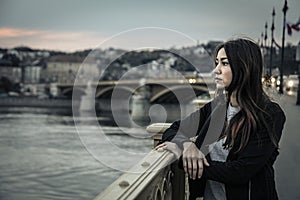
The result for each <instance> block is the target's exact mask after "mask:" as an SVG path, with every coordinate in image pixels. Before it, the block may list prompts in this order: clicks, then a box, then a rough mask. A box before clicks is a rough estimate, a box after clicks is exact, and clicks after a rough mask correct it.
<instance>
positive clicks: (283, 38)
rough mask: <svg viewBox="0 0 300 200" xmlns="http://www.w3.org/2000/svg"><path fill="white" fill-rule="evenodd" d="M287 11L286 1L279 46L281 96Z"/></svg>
mask: <svg viewBox="0 0 300 200" xmlns="http://www.w3.org/2000/svg"><path fill="white" fill-rule="evenodd" d="M287 10H288V6H287V0H285V1H284V6H283V9H282V12H283V30H282V45H281V65H280V86H279V93H280V94H283V64H284V40H285V24H286V19H285V17H286V12H287Z"/></svg>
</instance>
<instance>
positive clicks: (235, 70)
mask: <svg viewBox="0 0 300 200" xmlns="http://www.w3.org/2000/svg"><path fill="white" fill-rule="evenodd" d="M221 48H224V49H225V52H226V55H227V58H228V62H229V64H230V67H231V70H232V77H233V78H232V82H231V84H230V85H229V86H228V87H227V88H226V90H227V92H228V102H229V100H230V96H231V95H232V93H233V92H234V91H235V92H236V100H237V103H238V105H239V107H240V111H239V112H238V113H237V114H236V115H235V116H234V117H233V118H232V119H231V120H230V123H229V125H228V126H227V128H226V129H225V133H224V134H225V135H226V142H225V144H224V146H225V147H226V148H230V147H232V146H233V145H234V142H235V139H236V138H237V136H239V138H240V143H239V147H238V149H237V151H236V152H239V151H240V150H242V149H243V148H244V147H245V146H246V145H247V143H248V141H249V138H250V135H251V133H253V132H256V131H257V130H258V128H260V127H261V126H262V125H266V123H265V120H264V117H263V116H264V115H266V112H265V111H264V110H265V105H266V103H267V102H269V101H270V100H269V98H268V96H267V95H266V93H265V92H264V90H263V85H262V70H263V58H262V54H261V51H260V48H259V46H258V45H257V44H256V43H255V42H254V41H252V40H250V39H248V38H247V39H246V38H245V39H244V38H239V39H234V40H230V41H227V42H225V43H223V44H221V45H219V46H218V47H217V48H216V51H215V57H216V54H217V53H218V51H219V50H220V49H221ZM266 128H267V129H268V130H269V128H268V127H266ZM269 132H270V131H269ZM269 135H270V137H271V140H272V142H273V143H274V145H275V146H276V147H278V145H277V143H276V138H274V137H275V136H274V135H273V134H271V133H269ZM258 137H259V136H258Z"/></svg>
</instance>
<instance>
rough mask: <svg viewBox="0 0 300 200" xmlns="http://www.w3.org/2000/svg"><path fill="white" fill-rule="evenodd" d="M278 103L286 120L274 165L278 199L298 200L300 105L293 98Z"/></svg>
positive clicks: (299, 188)
mask: <svg viewBox="0 0 300 200" xmlns="http://www.w3.org/2000/svg"><path fill="white" fill-rule="evenodd" d="M279 103H280V105H281V107H282V109H283V110H284V111H285V114H286V118H287V121H286V124H285V127H284V132H283V135H282V138H281V141H280V154H279V157H278V159H277V161H276V163H275V173H276V183H277V189H278V194H279V199H280V200H294V199H300V187H299V186H300V105H296V97H295V96H293V97H291V96H283V97H282V98H280V100H279Z"/></svg>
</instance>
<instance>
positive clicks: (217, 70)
mask: <svg viewBox="0 0 300 200" xmlns="http://www.w3.org/2000/svg"><path fill="white" fill-rule="evenodd" d="M213 73H214V74H221V70H220V67H219V65H217V66H216V67H215V69H214V70H213Z"/></svg>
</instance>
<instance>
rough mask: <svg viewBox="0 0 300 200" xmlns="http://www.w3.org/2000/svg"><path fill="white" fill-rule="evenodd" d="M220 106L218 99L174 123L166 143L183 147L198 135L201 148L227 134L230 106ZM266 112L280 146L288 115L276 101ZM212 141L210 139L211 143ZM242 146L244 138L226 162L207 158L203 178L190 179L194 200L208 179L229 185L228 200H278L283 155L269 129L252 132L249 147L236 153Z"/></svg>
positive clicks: (230, 153)
mask: <svg viewBox="0 0 300 200" xmlns="http://www.w3.org/2000/svg"><path fill="white" fill-rule="evenodd" d="M219 105H220V103H219V102H218V100H214V101H212V102H210V103H208V104H206V105H205V106H204V107H202V108H201V109H200V110H197V111H196V112H194V113H192V114H191V115H189V116H188V117H186V118H185V119H183V120H181V121H176V122H174V123H173V124H172V125H171V127H170V128H169V129H167V130H166V131H165V133H164V134H163V141H173V142H175V143H177V144H178V145H179V146H180V147H182V143H183V142H184V141H187V140H188V138H190V137H192V136H195V135H198V138H197V140H196V142H195V143H196V145H197V147H198V148H200V147H201V146H202V144H203V141H204V140H206V138H209V136H210V135H213V134H215V133H216V132H218V131H219V133H218V134H220V133H222V132H223V131H224V125H225V122H226V119H225V118H226V117H224V116H226V106H219ZM221 105H222V103H221ZM265 112H267V114H264V116H265V117H264V119H265V121H266V123H267V124H268V127H270V128H271V129H270V130H271V133H272V134H274V135H275V137H276V138H277V140H276V141H277V143H279V140H280V137H281V134H282V130H283V126H284V123H285V120H286V118H285V115H284V112H283V111H282V109H281V108H280V106H279V105H278V104H276V103H274V102H269V103H267V105H265ZM210 122H211V123H210ZM214 122H217V123H214ZM220 125H221V126H220ZM215 137H216V136H213V138H215ZM210 140H211V139H208V141H209V142H211V141H210ZM239 144H240V139H239V137H237V139H235V143H234V145H233V147H232V148H231V149H230V151H229V154H228V157H227V160H226V162H219V161H212V160H211V159H210V156H209V154H208V155H207V156H206V158H207V160H208V162H209V164H210V166H209V167H206V166H204V170H203V175H202V177H201V179H198V180H195V181H193V180H189V184H190V193H191V196H190V199H195V198H196V197H197V196H203V193H204V188H205V181H206V180H207V179H210V180H214V181H218V182H221V183H224V184H225V190H226V197H227V200H239V199H253V200H260V199H261V200H274V199H278V196H277V192H276V188H275V180H274V168H273V164H274V162H275V160H276V157H277V156H278V154H279V152H278V149H277V148H276V146H275V145H274V144H273V142H272V141H271V139H270V137H269V133H268V131H267V128H266V127H265V126H261V127H259V129H258V130H257V132H255V133H254V132H252V133H251V135H250V139H249V142H248V144H247V145H246V147H245V148H244V149H243V150H241V151H240V152H238V153H235V152H236V150H237V149H238V147H239Z"/></svg>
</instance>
